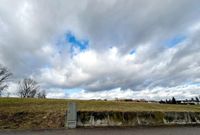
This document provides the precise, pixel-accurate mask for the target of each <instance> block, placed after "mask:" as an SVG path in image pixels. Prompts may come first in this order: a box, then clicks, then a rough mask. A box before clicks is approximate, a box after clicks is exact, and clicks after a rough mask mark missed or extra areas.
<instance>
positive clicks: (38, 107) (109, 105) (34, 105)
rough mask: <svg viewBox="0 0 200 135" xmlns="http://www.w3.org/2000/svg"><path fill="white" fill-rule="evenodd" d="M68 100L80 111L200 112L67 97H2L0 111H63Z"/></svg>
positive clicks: (180, 107) (190, 108) (183, 107)
mask: <svg viewBox="0 0 200 135" xmlns="http://www.w3.org/2000/svg"><path fill="white" fill-rule="evenodd" d="M68 102H76V103H77V105H78V111H121V112H130V111H132V112H136V111H164V112H166V111H173V112H191V111H192V112H200V105H166V104H155V103H138V102H116V101H94V100H65V99H20V98H0V112H13V113H15V112H62V113H64V112H65V111H66V110H67V104H68Z"/></svg>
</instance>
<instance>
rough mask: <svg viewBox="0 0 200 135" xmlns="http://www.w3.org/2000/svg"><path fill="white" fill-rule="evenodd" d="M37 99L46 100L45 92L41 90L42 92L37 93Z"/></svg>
mask: <svg viewBox="0 0 200 135" xmlns="http://www.w3.org/2000/svg"><path fill="white" fill-rule="evenodd" d="M37 97H38V98H46V91H45V90H42V91H40V92H38V94H37Z"/></svg>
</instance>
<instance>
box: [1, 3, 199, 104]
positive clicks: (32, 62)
mask: <svg viewBox="0 0 200 135" xmlns="http://www.w3.org/2000/svg"><path fill="white" fill-rule="evenodd" d="M0 3H1V4H0V63H1V64H2V65H4V66H6V67H8V69H9V70H10V71H11V72H12V73H13V76H12V79H11V80H10V81H9V86H10V87H9V88H8V89H7V91H6V92H5V93H4V94H5V95H6V93H10V95H11V96H16V90H17V84H18V81H19V80H21V79H23V78H32V79H34V80H36V81H37V82H38V83H39V84H40V86H41V88H42V89H44V90H46V92H47V97H48V98H77V99H115V98H131V99H147V100H160V99H166V98H171V97H173V96H174V97H176V98H178V99H184V98H191V97H194V96H199V95H200V7H199V5H200V1H199V0H176V1H174V0H164V1H161V0H148V1H147V0H126V1H124V0H15V1H13V0H0Z"/></svg>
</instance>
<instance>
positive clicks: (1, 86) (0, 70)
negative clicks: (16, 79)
mask: <svg viewBox="0 0 200 135" xmlns="http://www.w3.org/2000/svg"><path fill="white" fill-rule="evenodd" d="M11 75H12V73H10V72H9V70H8V69H7V68H6V67H4V66H2V65H0V97H1V94H2V91H3V90H5V89H6V88H7V87H8V84H7V83H6V82H7V80H8V79H9V77H10V76H11Z"/></svg>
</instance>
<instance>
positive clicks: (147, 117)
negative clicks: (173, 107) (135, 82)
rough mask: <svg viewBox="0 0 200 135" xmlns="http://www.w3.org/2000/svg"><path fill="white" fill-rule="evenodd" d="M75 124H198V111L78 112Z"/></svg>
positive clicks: (81, 125) (199, 119) (95, 125)
mask: <svg viewBox="0 0 200 135" xmlns="http://www.w3.org/2000/svg"><path fill="white" fill-rule="evenodd" d="M77 116H78V119H77V126H79V127H91V126H92V127H102V126H148V125H150V126H158V125H184V124H200V112H78V115H77Z"/></svg>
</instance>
